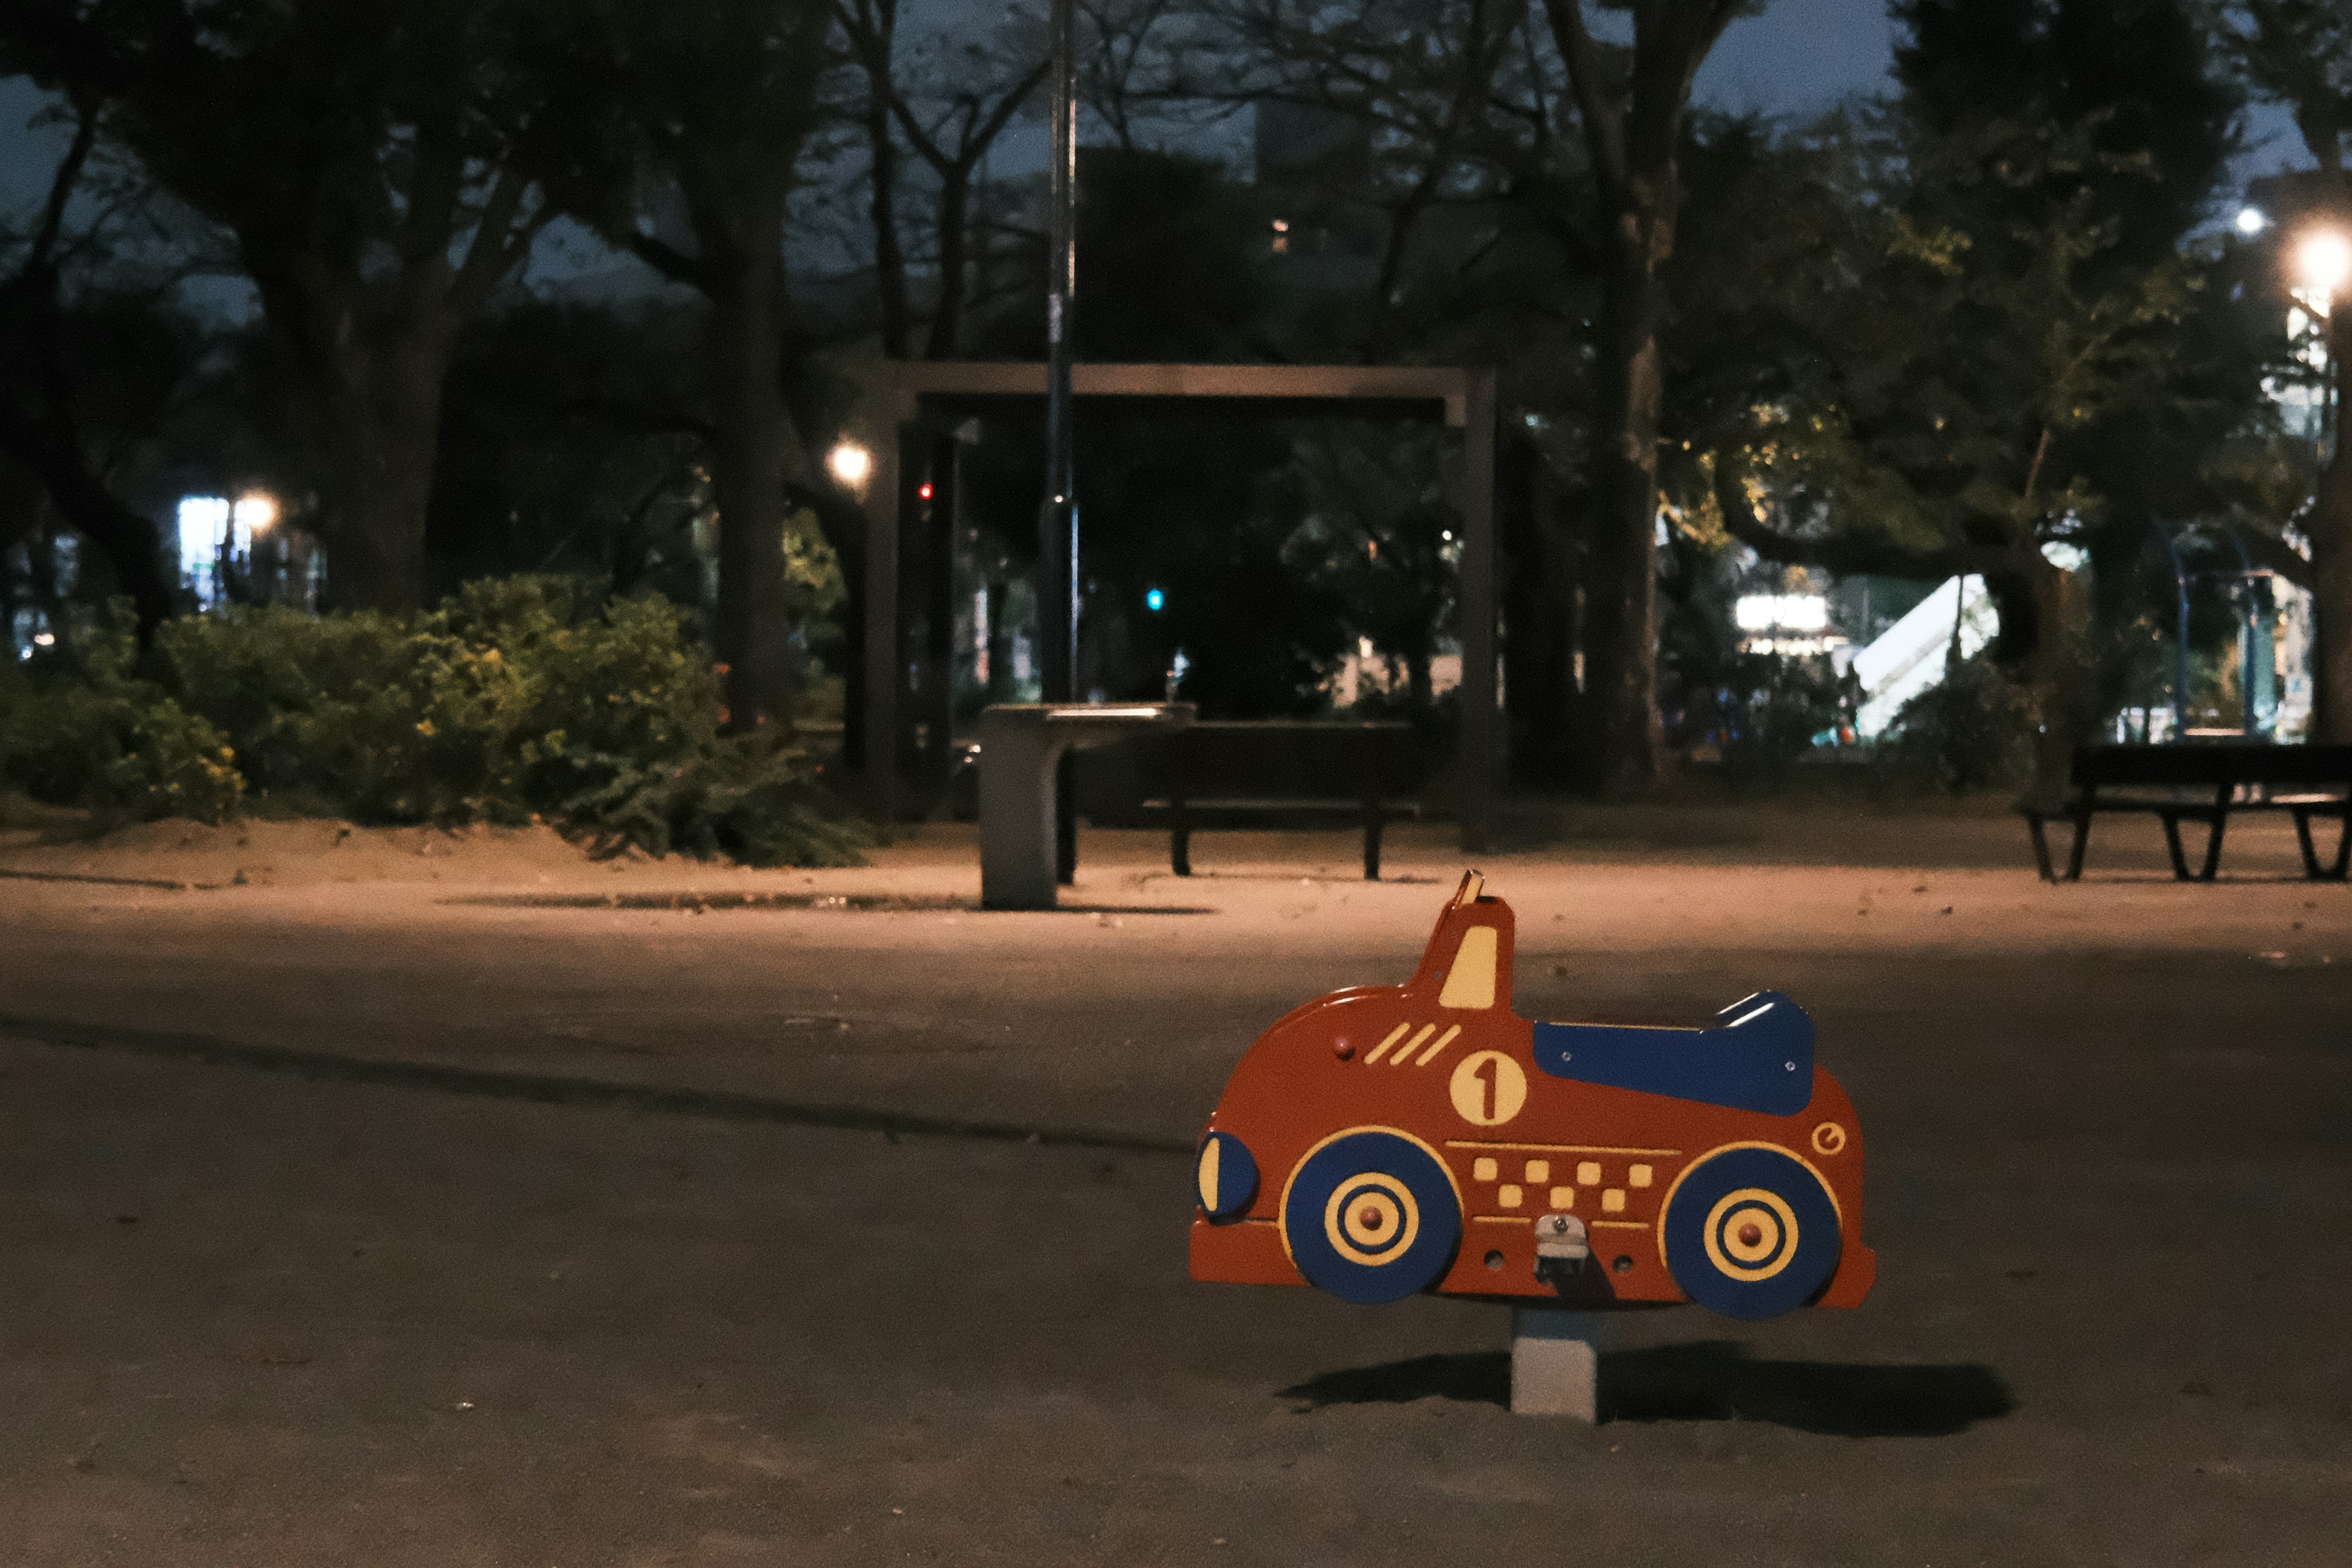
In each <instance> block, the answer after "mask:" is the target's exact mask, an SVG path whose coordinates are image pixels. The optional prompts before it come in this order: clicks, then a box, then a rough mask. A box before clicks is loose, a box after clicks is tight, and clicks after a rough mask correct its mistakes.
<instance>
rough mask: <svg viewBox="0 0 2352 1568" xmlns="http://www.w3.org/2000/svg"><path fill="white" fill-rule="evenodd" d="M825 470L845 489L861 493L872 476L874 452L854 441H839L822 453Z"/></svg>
mask: <svg viewBox="0 0 2352 1568" xmlns="http://www.w3.org/2000/svg"><path fill="white" fill-rule="evenodd" d="M824 467H825V471H826V472H827V473H829V474H831V475H832V476H833V478H834V481H835V483H837V484H838V485H840V486H841V488H842V489H845V490H854V491H856V492H858V493H860V494H863V493H864V492H865V489H866V480H868V479H872V478H873V477H874V454H873V453H872V452H870V451H867V450H866V448H865V447H861V446H859V445H858V444H857V443H856V442H855V441H839V442H835V444H834V448H833V450H832V451H830V452H827V453H826V454H825V455H824Z"/></svg>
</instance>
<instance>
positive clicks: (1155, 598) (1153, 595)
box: [1143, 588, 1168, 611]
mask: <svg viewBox="0 0 2352 1568" xmlns="http://www.w3.org/2000/svg"><path fill="white" fill-rule="evenodd" d="M1167 603H1168V595H1165V594H1163V593H1161V592H1160V590H1159V589H1157V588H1147V589H1145V590H1144V591H1143V607H1144V608H1145V609H1147V610H1152V611H1158V610H1160V609H1162V608H1164V607H1165V606H1166V605H1167Z"/></svg>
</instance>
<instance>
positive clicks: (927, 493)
mask: <svg viewBox="0 0 2352 1568" xmlns="http://www.w3.org/2000/svg"><path fill="white" fill-rule="evenodd" d="M915 496H916V499H917V500H930V499H931V481H930V480H929V479H925V480H924V481H923V482H922V483H921V484H919V485H918V486H916V487H915Z"/></svg>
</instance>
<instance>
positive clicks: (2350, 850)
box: [2294, 810, 2352, 882]
mask: <svg viewBox="0 0 2352 1568" xmlns="http://www.w3.org/2000/svg"><path fill="white" fill-rule="evenodd" d="M2311 817H2312V814H2311V812H2310V811H2308V810H2298V811H2296V812H2295V814H2294V837H2295V843H2296V845H2297V846H2298V847H2300V848H2301V849H2302V850H2303V874H2304V875H2305V876H2306V877H2314V878H2317V879H2319V880H2321V881H2324V882H2341V881H2343V880H2345V879H2346V873H2347V871H2352V811H2347V812H2344V813H2341V814H2339V815H2338V816H2336V859H2335V862H2334V863H2333V864H2332V865H2328V866H2322V865H2321V864H2320V863H2319V853H2318V851H2317V850H2316V849H2315V847H2313V845H2312V842H2311Z"/></svg>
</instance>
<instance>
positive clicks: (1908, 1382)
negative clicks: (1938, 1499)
mask: <svg viewBox="0 0 2352 1568" xmlns="http://www.w3.org/2000/svg"><path fill="white" fill-rule="evenodd" d="M1282 1397H1284V1398H1285V1399H1296V1400H1299V1401H1302V1402H1303V1403H1302V1404H1301V1405H1300V1410H1301V1413H1302V1414H1303V1413H1304V1412H1306V1411H1308V1410H1320V1409H1322V1408H1324V1407H1325V1406H1327V1405H1406V1404H1410V1403H1412V1401H1414V1400H1417V1399H1453V1400H1458V1401H1460V1402H1462V1403H1464V1404H1469V1405H1509V1404H1510V1402H1511V1358H1510V1354H1509V1352H1507V1351H1484V1352H1465V1353H1461V1354H1454V1355H1425V1356H1415V1357H1414V1358H1413V1359H1412V1360H1411V1361H1398V1362H1390V1363H1386V1364H1384V1365H1381V1366H1368V1367H1354V1368H1350V1369H1349V1370H1347V1371H1343V1372H1327V1373H1323V1374H1322V1375H1321V1376H1319V1377H1313V1378H1309V1379H1307V1381H1306V1382H1305V1383H1301V1384H1294V1385H1293V1386H1291V1387H1289V1388H1286V1389H1284V1390H1283V1391H1282ZM2016 1407H2017V1406H2016V1401H2015V1400H2013V1399H2012V1398H2011V1396H2010V1393H2009V1387H2008V1385H2007V1384H2004V1383H2003V1382H2002V1381H2001V1379H2000V1374H1999V1373H1996V1372H1994V1371H1993V1370H1992V1369H1991V1368H1990V1367H1987V1366H1973V1365H1958V1366H1872V1365H1867V1364H1859V1363H1849V1362H1825V1361H1758V1360H1755V1359H1754V1358H1752V1357H1751V1356H1749V1354H1748V1347H1747V1346H1746V1345H1744V1344H1740V1343H1738V1342H1734V1341H1730V1340H1705V1341H1701V1342H1697V1343H1695V1344H1682V1345H1661V1346H1658V1347H1657V1348H1655V1349H1653V1350H1641V1351H1614V1352H1608V1353H1606V1354H1604V1355H1603V1356H1602V1357H1601V1419H1602V1420H1604V1421H1766V1422H1770V1423H1771V1424H1772V1425H1774V1426H1788V1427H1792V1428H1794V1429H1795V1430H1797V1431H1800V1432H1817V1433H1821V1434H1822V1435H1824V1436H1832V1437H1942V1436H1950V1435H1952V1434H1953V1433H1956V1432H1963V1431H1966V1430H1967V1429H1968V1428H1969V1427H1970V1426H1974V1425H1975V1424H1976V1423H1977V1422H1979V1421H1990V1420H1993V1419H1995V1418H1996V1417H1999V1416H2002V1415H2008V1414H2009V1413H2010V1412H2011V1411H2012V1410H2014V1409H2015V1408H2016Z"/></svg>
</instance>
